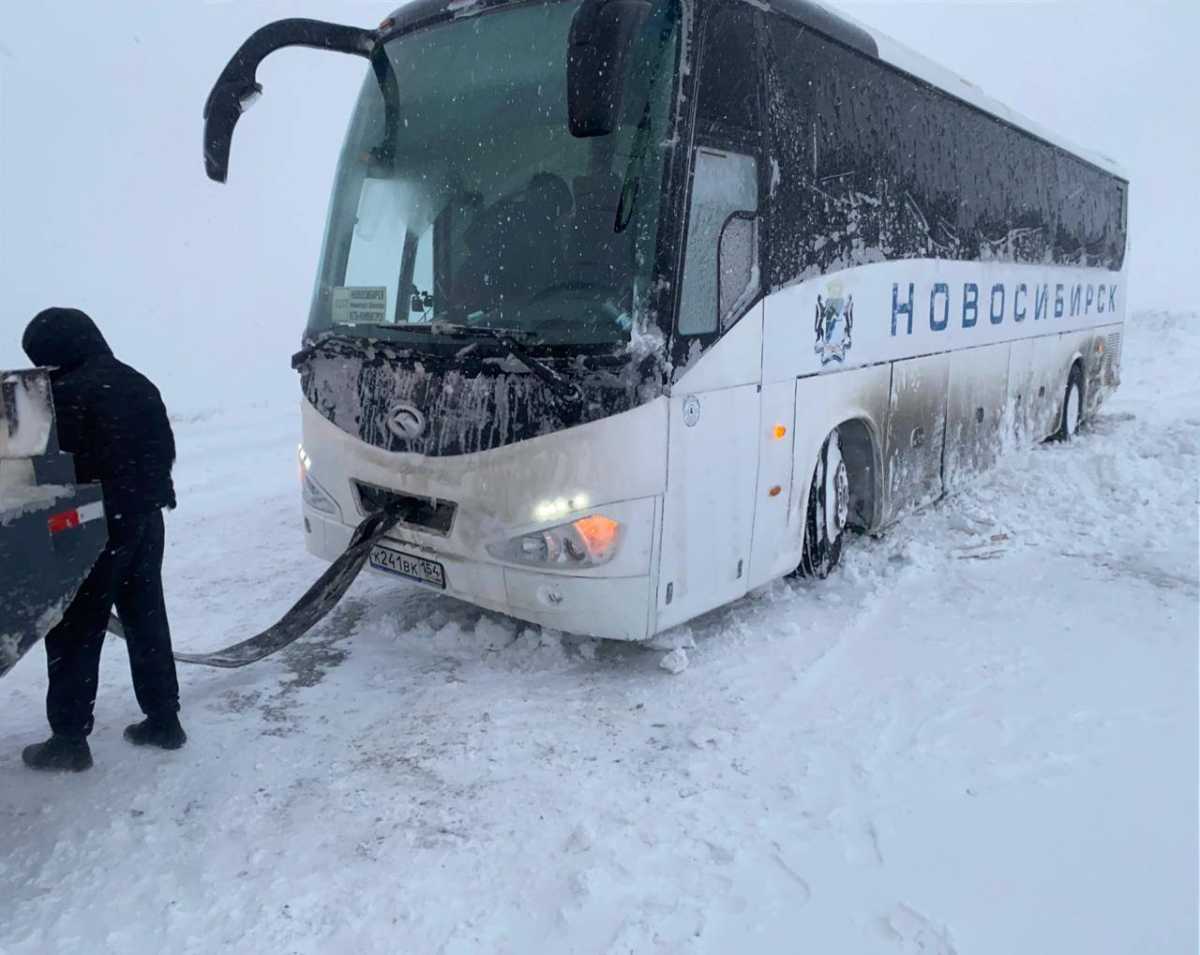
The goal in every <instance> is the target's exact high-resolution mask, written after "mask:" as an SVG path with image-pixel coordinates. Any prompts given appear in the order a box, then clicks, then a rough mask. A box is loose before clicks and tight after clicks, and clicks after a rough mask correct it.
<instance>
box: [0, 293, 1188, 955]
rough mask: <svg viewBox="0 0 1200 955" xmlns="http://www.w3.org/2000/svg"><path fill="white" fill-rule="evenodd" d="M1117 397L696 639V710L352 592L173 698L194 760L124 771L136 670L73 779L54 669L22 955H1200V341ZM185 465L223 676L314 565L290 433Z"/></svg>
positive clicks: (13, 724)
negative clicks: (822, 578) (64, 753)
mask: <svg viewBox="0 0 1200 955" xmlns="http://www.w3.org/2000/svg"><path fill="white" fill-rule="evenodd" d="M1124 363H1125V364H1124V369H1125V371H1124V378H1125V383H1124V386H1123V389H1122V391H1121V393H1120V394H1119V395H1118V397H1117V398H1116V399H1115V400H1114V401H1113V402H1111V404H1110V405H1109V406H1108V407H1106V408H1105V409H1104V413H1103V415H1102V416H1101V417H1100V419H1099V420H1098V421H1096V422H1095V424H1094V426H1093V428H1092V429H1091V430H1090V432H1089V433H1087V434H1086V435H1084V436H1082V437H1081V438H1080V439H1078V440H1077V441H1076V442H1074V443H1073V444H1072V445H1070V446H1046V447H1041V448H1038V449H1035V450H1032V451H1029V452H1027V453H1026V452H1023V453H1020V454H1018V455H1015V456H1012V457H1010V458H1008V459H1006V460H1005V462H1004V463H1003V464H1002V465H1001V467H1000V468H999V469H997V470H996V471H995V472H993V474H991V475H990V476H989V477H987V478H986V479H984V480H981V481H979V482H978V484H977V486H975V487H974V488H972V489H971V490H969V491H966V492H963V493H961V494H959V495H956V496H955V497H953V498H951V499H949V500H947V501H945V502H943V503H942V504H940V505H939V506H937V507H936V508H934V509H932V510H930V511H928V512H926V513H924V514H921V515H917V516H915V517H913V518H910V519H909V520H907V521H906V522H904V523H903V524H901V525H900V526H898V527H896V528H894V529H893V530H892V531H890V532H889V533H888V534H887V535H886V536H885V537H884V538H882V539H880V540H857V541H855V542H854V546H853V547H852V549H851V551H850V552H849V554H848V557H847V559H846V565H845V567H844V569H843V570H842V571H841V572H840V573H839V574H838V575H837V576H836V577H835V578H831V579H830V580H829V581H826V582H824V583H822V584H810V583H798V582H780V583H778V584H776V585H774V586H772V587H770V588H767V589H765V590H764V591H762V592H759V593H757V594H755V595H753V596H751V597H750V598H748V599H746V600H743V601H741V602H739V603H737V604H735V605H734V606H732V607H730V608H727V609H725V610H723V611H720V612H717V613H715V614H712V615H710V616H708V617H706V618H704V619H702V620H701V621H699V622H698V623H697V624H695V625H694V626H693V627H692V628H691V633H692V635H693V636H694V639H695V641H696V643H697V647H696V649H695V650H693V651H691V652H690V656H691V666H690V668H689V669H687V670H686V671H685V672H684V673H682V674H680V675H678V676H671V675H669V674H668V673H666V672H665V671H663V670H661V669H659V667H658V666H657V664H658V660H659V657H660V656H661V651H658V652H656V651H653V650H649V649H642V648H638V647H632V646H621V645H601V644H597V643H594V642H591V641H582V642H581V641H575V640H570V639H562V638H560V637H558V636H557V635H554V634H549V633H542V632H539V631H536V630H532V629H529V628H526V627H524V626H522V625H519V624H517V623H515V622H514V621H511V620H508V619H505V618H502V617H499V616H496V615H493V614H484V613H481V612H479V611H477V610H474V609H472V608H470V607H468V606H465V605H461V604H457V603H454V602H452V601H450V600H448V599H445V598H442V597H439V596H436V595H432V594H429V593H426V592H422V591H418V590H416V589H415V588H407V587H404V586H398V585H396V584H394V583H392V582H390V581H383V580H378V579H374V578H371V579H367V578H364V579H363V580H360V581H359V582H358V583H357V584H356V585H355V587H354V589H353V590H352V591H351V594H350V596H349V597H348V598H347V599H346V601H345V602H344V603H343V604H342V606H341V607H339V608H338V610H337V611H336V612H335V614H334V615H333V617H332V619H331V620H330V621H328V622H327V623H326V624H325V625H324V626H323V627H322V628H320V630H319V631H318V632H317V633H315V634H314V635H313V636H312V637H311V638H309V639H307V640H305V641H303V642H301V643H300V644H298V645H297V646H294V647H293V648H291V649H290V650H288V651H286V652H284V653H283V654H281V655H280V656H279V657H278V658H273V659H270V660H267V661H265V662H263V663H261V664H258V665H256V666H254V667H252V668H249V669H247V670H243V671H231V672H226V671H209V670H201V669H194V668H190V669H189V668H184V669H183V670H182V671H181V678H182V679H183V681H184V694H185V696H184V706H185V711H184V718H185V725H186V726H187V728H188V729H189V731H190V733H191V735H192V741H191V743H190V745H189V746H188V747H187V748H186V749H184V750H183V751H181V752H180V753H177V754H160V753H146V752H142V751H137V750H134V749H132V748H131V747H129V746H128V745H126V744H125V743H123V742H122V740H121V738H120V730H121V727H122V726H123V725H124V724H125V723H127V722H129V721H131V720H133V719H134V718H136V717H137V715H138V714H137V712H136V706H135V704H134V701H133V695H132V691H131V689H130V688H129V685H128V677H127V674H126V672H125V667H126V661H125V657H124V651H123V647H122V646H121V645H120V644H119V643H117V642H115V641H111V642H110V644H109V646H108V647H107V649H106V657H105V663H104V674H103V687H102V691H101V698H100V703H99V707H98V721H97V728H96V732H95V734H94V736H93V747H94V751H95V755H96V762H97V767H96V769H95V770H94V771H93V772H91V773H88V774H85V775H83V776H80V777H71V778H55V777H49V778H48V777H44V776H38V775H35V774H32V773H29V772H27V771H25V770H23V768H22V767H21V766H20V760H19V750H20V747H21V745H22V744H24V743H26V742H28V741H30V740H33V739H35V738H40V737H41V735H42V733H43V731H44V722H43V716H42V713H41V709H42V706H41V696H42V693H43V691H44V674H43V666H44V664H43V660H42V657H41V654H40V653H39V652H35V653H33V654H30V656H29V657H27V658H26V659H25V660H24V661H23V662H22V663H21V664H20V665H19V666H18V667H17V669H16V670H15V671H14V672H13V673H12V674H10V675H9V677H8V678H6V679H5V680H4V682H3V683H2V684H0V826H2V828H3V832H4V843H3V849H2V850H0V852H2V853H3V854H0V899H2V900H3V912H4V915H3V918H2V919H0V952H3V953H6V955H25V953H45V952H51V951H68V950H70V951H87V952H121V953H129V952H142V951H146V952H158V951H170V952H172V953H180V952H213V951H217V950H229V951H245V952H279V953H284V952H303V953H308V952H334V951H336V952H344V951H356V952H359V953H373V952H447V953H450V952H522V953H523V952H555V953H558V952H588V953H590V952H597V953H600V952H614V953H615V952H649V951H665V952H675V951H686V952H735V951H736V952H801V951H812V952H820V953H874V952H880V953H890V952H899V953H917V952H920V953H926V955H939V953H941V955H944V953H952V952H956V953H959V955H966V953H972V955H974V953H997V955H1000V953H1004V955H1016V953H1035V952H1036V953H1041V952H1047V953H1064V952H1086V953H1089V955H1099V953H1146V952H1154V953H1159V955H1167V953H1185V952H1195V950H1196V932H1197V923H1196V919H1197V915H1196V905H1197V894H1198V886H1197V871H1196V855H1195V854H1196V841H1197V814H1196V813H1197V748H1198V740H1197V642H1198V641H1197V635H1198V634H1197V630H1198V601H1200V595H1198V584H1197V579H1198V572H1197V546H1198V528H1197V475H1198V471H1200V384H1198V383H1197V377H1196V373H1195V369H1196V368H1197V367H1200V316H1186V317H1185V316H1167V315H1142V316H1139V317H1138V319H1137V320H1136V321H1135V322H1134V323H1133V324H1132V326H1131V328H1130V330H1129V333H1128V336H1127V343H1126V347H1125V356H1124ZM147 370H152V369H147ZM177 429H178V436H179V444H180V447H181V460H180V464H179V467H178V472H177V475H178V480H179V485H180V495H179V496H180V500H181V502H182V505H183V506H182V507H181V509H180V510H179V511H178V512H176V513H175V514H173V515H171V518H170V524H169V531H168V534H169V553H168V558H167V563H168V566H167V586H168V600H169V602H170V604H171V607H172V610H173V618H174V629H175V635H176V642H177V644H178V645H179V646H180V647H182V648H188V649H208V648H212V647H216V646H219V645H223V644H225V643H228V642H231V641H232V640H234V639H238V638H240V637H242V636H244V635H247V634H248V633H250V632H252V631H254V630H256V629H258V628H260V627H261V626H263V625H265V624H266V623H267V622H269V621H271V620H273V619H274V618H275V617H276V616H277V615H278V614H279V612H281V611H282V610H283V609H284V608H285V607H286V606H287V605H288V604H289V603H290V601H291V600H292V599H293V598H294V597H295V596H296V595H298V593H299V592H300V591H301V590H302V589H303V587H304V586H306V585H307V583H308V582H309V580H310V579H311V578H313V577H314V576H315V575H316V574H317V573H318V572H319V570H320V565H319V564H318V563H317V562H315V561H313V560H312V559H311V558H308V557H307V556H305V555H304V554H303V553H302V551H301V550H300V546H301V545H300V534H299V530H298V527H297V521H298V517H297V512H298V493H297V489H296V476H295V463H294V455H295V444H296V437H295V435H296V430H297V414H296V409H295V407H294V406H291V405H287V404H282V405H279V406H274V405H264V406H261V407H258V408H254V409H251V410H250V411H249V412H246V411H245V410H240V409H225V410H224V411H222V412H214V413H213V414H212V415H210V416H200V417H197V418H195V419H192V420H186V421H180V422H178V424H177ZM264 435H265V436H266V439H267V440H264V439H263V436H264Z"/></svg>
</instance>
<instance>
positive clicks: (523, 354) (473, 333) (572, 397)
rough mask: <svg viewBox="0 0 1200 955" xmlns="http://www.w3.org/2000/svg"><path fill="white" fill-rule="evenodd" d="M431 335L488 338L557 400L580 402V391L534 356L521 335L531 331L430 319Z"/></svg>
mask: <svg viewBox="0 0 1200 955" xmlns="http://www.w3.org/2000/svg"><path fill="white" fill-rule="evenodd" d="M428 327H429V332H430V334H431V335H454V336H459V337H462V338H491V339H493V340H494V341H496V342H498V343H499V344H501V345H503V346H504V347H505V348H507V349H508V350H509V352H511V353H512V355H513V357H514V358H516V359H517V360H518V361H520V362H521V364H522V365H524V366H525V367H526V368H528V369H529V370H530V371H531V372H532V373H533V374H535V375H537V377H538V378H540V379H541V380H542V382H543V383H544V384H545V385H546V387H547V388H549V389H550V391H551V392H552V393H553V394H554V395H555V396H556V397H557V398H559V399H561V400H563V401H566V402H569V403H570V404H582V403H583V392H582V391H580V390H579V386H578V385H577V384H575V382H573V381H571V380H570V379H568V378H567V377H566V376H565V375H563V374H561V373H560V372H558V371H556V370H555V369H553V368H552V367H550V365H548V364H546V363H545V362H544V361H542V360H541V359H540V358H537V357H536V356H535V355H534V354H533V353H532V352H531V351H530V350H529V348H528V346H526V345H525V344H522V342H521V338H532V337H533V336H532V333H531V332H528V331H526V330H525V329H522V328H496V327H493V326H490V325H455V324H452V323H450V322H439V321H434V322H431V323H430V324H429V326H428Z"/></svg>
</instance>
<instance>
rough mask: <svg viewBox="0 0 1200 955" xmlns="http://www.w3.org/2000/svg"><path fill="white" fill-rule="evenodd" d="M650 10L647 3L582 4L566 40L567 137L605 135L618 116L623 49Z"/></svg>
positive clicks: (600, 0) (607, 0) (603, 0)
mask: <svg viewBox="0 0 1200 955" xmlns="http://www.w3.org/2000/svg"><path fill="white" fill-rule="evenodd" d="M649 12H650V3H649V2H648V0H584V2H583V5H582V6H581V7H580V8H579V9H578V10H577V11H576V12H575V16H574V18H573V19H572V20H571V33H570V36H569V38H568V40H567V112H568V121H569V125H570V129H571V135H572V136H575V137H577V138H580V139H586V138H589V137H592V136H607V135H608V134H609V133H611V132H612V131H613V130H614V129H615V128H616V125H617V121H618V120H619V119H620V116H621V96H622V93H623V91H624V88H625V66H626V60H627V58H628V55H629V48H630V46H631V45H632V43H633V38H634V37H635V36H636V35H637V32H638V30H639V29H641V27H642V24H644V23H645V22H646V17H647V15H648V14H649Z"/></svg>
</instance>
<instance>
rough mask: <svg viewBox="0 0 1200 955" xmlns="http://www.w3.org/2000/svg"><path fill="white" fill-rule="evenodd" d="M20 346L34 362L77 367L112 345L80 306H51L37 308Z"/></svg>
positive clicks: (61, 366) (102, 353) (60, 366)
mask: <svg viewBox="0 0 1200 955" xmlns="http://www.w3.org/2000/svg"><path fill="white" fill-rule="evenodd" d="M21 347H22V348H23V349H25V354H26V355H28V356H29V360H30V361H31V362H33V363H34V364H35V365H56V366H57V367H59V368H74V367H76V366H77V365H82V364H83V363H84V362H85V361H87V360H88V359H89V358H94V357H96V356H97V355H111V354H112V349H111V348H109V347H108V342H106V341H105V340H104V336H103V335H101V334H100V329H98V328H97V327H96V323H95V322H93V321H92V320H91V319H90V318H89V317H88V316H87V315H86V314H85V313H83V312H81V311H80V310H79V309H77V308H48V309H46V310H45V311H44V312H38V314H37V316H36V317H35V318H34V319H33V321H32V322H30V323H29V325H28V327H27V328H26V329H25V335H24V337H23V338H22V339H21Z"/></svg>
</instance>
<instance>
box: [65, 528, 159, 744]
mask: <svg viewBox="0 0 1200 955" xmlns="http://www.w3.org/2000/svg"><path fill="white" fill-rule="evenodd" d="M162 560H163V518H162V512H161V511H152V512H151V513H149V514H123V515H121V516H119V517H110V518H109V520H108V545H107V546H106V547H105V548H104V551H103V553H101V554H100V557H99V559H98V560H97V561H96V564H95V566H94V567H93V568H92V571H91V573H90V574H88V577H87V580H85V581H84V582H83V586H82V587H80V588H79V592H78V593H77V594H76V595H75V599H74V600H72V601H71V604H70V606H69V607H67V612H66V613H65V614H63V618H62V621H61V622H60V623H59V624H58V626H56V627H55V628H54V629H53V630H51V631H50V632H49V633H48V634H47V635H46V658H47V660H48V662H49V670H50V688H49V690H48V691H47V693H46V716H47V717H48V718H49V720H50V728H51V729H52V730H53V731H54V732H55V733H56V734H58V735H60V736H71V737H85V736H87V735H88V734H89V733H90V732H91V731H92V724H93V718H92V712H93V710H94V708H95V705H96V683H97V680H98V679H99V675H100V651H101V649H102V648H103V646H104V637H105V633H106V628H107V624H108V614H109V611H110V610H111V609H112V607H113V605H114V604H115V605H116V608H117V614H118V615H119V616H120V618H121V623H122V624H124V628H125V640H126V642H127V643H128V645H129V668H130V670H131V671H132V672H133V689H134V692H135V693H136V694H137V701H138V705H139V706H141V708H142V712H143V713H145V714H146V715H147V716H150V717H161V716H167V715H169V714H172V713H177V712H178V711H179V682H178V680H177V679H176V676H175V659H174V657H172V655H171V631H170V628H169V627H168V625H167V608H166V604H165V603H164V601H163V590H162Z"/></svg>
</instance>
